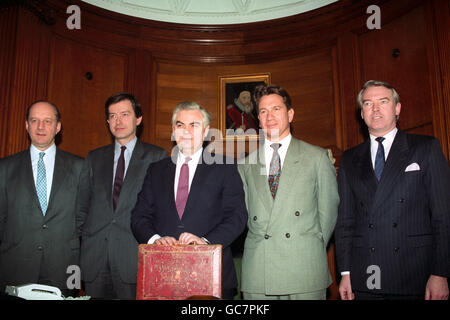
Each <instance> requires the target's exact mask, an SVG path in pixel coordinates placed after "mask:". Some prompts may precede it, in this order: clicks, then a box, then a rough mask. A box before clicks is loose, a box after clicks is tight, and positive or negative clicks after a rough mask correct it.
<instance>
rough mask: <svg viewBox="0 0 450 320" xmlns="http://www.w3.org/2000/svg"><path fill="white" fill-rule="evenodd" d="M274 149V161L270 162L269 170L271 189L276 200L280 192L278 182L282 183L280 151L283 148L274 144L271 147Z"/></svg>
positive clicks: (278, 144)
mask: <svg viewBox="0 0 450 320" xmlns="http://www.w3.org/2000/svg"><path fill="white" fill-rule="evenodd" d="M270 147H271V148H273V155H272V160H271V161H270V169H269V188H270V193H272V198H274V199H275V196H276V194H277V190H278V182H279V181H280V174H281V160H280V154H279V153H278V149H279V148H280V147H281V144H280V143H272V144H271V145H270Z"/></svg>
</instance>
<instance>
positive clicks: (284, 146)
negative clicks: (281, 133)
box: [264, 133, 292, 150]
mask: <svg viewBox="0 0 450 320" xmlns="http://www.w3.org/2000/svg"><path fill="white" fill-rule="evenodd" d="M291 140H292V135H291V134H290V133H289V134H288V135H287V136H286V137H284V138H283V139H281V140H280V141H278V142H276V143H280V144H281V147H280V148H279V149H278V150H280V149H281V150H282V149H287V147H289V144H290V143H291ZM272 143H275V142H272V141H270V140H269V139H266V140H265V141H264V145H265V148H266V150H273V149H272V148H271V147H270V145H271V144H272Z"/></svg>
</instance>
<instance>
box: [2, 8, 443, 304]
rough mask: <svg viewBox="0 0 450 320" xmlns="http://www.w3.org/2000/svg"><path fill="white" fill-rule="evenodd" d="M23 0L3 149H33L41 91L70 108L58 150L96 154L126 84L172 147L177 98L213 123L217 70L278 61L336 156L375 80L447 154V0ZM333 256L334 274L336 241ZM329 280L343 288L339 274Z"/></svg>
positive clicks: (413, 128)
mask: <svg viewBox="0 0 450 320" xmlns="http://www.w3.org/2000/svg"><path fill="white" fill-rule="evenodd" d="M19 3H20V5H17V4H15V1H6V2H2V3H1V4H0V39H1V43H2V45H1V46H0V66H1V69H0V114H1V118H0V157H5V156H8V155H10V154H13V153H16V152H18V151H21V150H23V149H25V148H26V147H28V144H29V142H28V139H27V135H26V131H25V126H24V121H25V110H26V107H27V106H28V105H29V104H30V103H31V102H33V101H34V100H37V99H47V100H50V101H52V102H53V103H55V104H56V105H57V106H58V107H59V109H60V111H61V114H62V125H63V130H62V135H61V136H60V140H61V141H60V144H59V147H60V148H62V149H65V150H67V151H69V152H72V153H75V154H78V155H80V156H86V155H87V152H88V151H89V150H92V149H95V148H97V147H100V146H102V145H105V144H108V143H110V141H111V140H110V136H109V132H108V129H107V127H106V122H105V117H104V102H105V100H106V99H107V98H108V97H109V96H110V95H112V94H114V93H117V92H119V91H129V92H131V93H133V94H134V95H136V96H137V97H138V99H139V100H140V101H141V104H142V106H143V111H144V116H143V117H144V120H143V130H142V135H141V139H142V140H143V141H146V142H151V143H154V144H157V145H160V146H162V147H164V148H166V149H167V150H168V151H170V149H171V147H172V142H171V141H170V136H171V123H170V122H171V112H172V110H173V108H174V107H175V106H176V104H178V103H179V102H181V101H185V100H194V101H196V102H198V103H200V104H201V105H203V106H204V107H205V108H207V109H208V110H209V111H210V112H211V114H212V123H211V125H212V126H213V127H216V128H217V127H218V121H219V97H218V95H219V88H218V85H219V81H218V78H219V76H230V75H240V74H252V73H263V72H264V73H265V72H269V73H270V74H271V79H272V83H276V84H279V85H281V86H283V87H285V88H286V89H287V90H288V92H289V93H290V94H291V96H292V100H293V106H294V108H295V117H294V121H293V134H294V136H296V137H298V138H300V139H303V140H305V141H308V142H310V143H313V144H316V145H320V146H323V147H328V148H331V149H332V150H333V152H334V154H335V156H336V157H337V158H338V160H339V155H340V154H341V152H342V151H344V150H346V149H348V148H350V147H352V146H355V145H356V144H358V143H360V142H362V141H363V140H364V138H365V137H364V134H366V130H365V128H364V126H362V125H361V124H362V123H361V120H360V116H359V112H358V109H357V104H356V101H355V100H356V95H357V93H358V91H359V90H360V88H361V86H362V84H363V83H364V82H365V81H367V80H369V79H378V80H384V81H388V82H390V83H391V84H392V85H393V86H394V87H395V88H396V89H397V90H398V92H399V93H400V97H401V101H402V113H401V117H400V122H399V126H400V128H402V129H403V130H406V131H408V132H414V133H424V134H429V135H434V136H436V137H437V138H439V140H440V142H441V146H442V149H443V150H444V153H445V155H446V157H447V159H450V129H449V124H450V10H449V3H448V0H382V1H375V0H341V1H338V2H336V3H334V4H332V5H329V6H326V7H323V8H320V9H318V10H314V11H310V12H307V13H303V14H300V15H296V16H292V17H288V18H283V19H277V20H272V21H267V22H258V23H251V24H241V25H225V26H195V25H177V24H171V23H162V22H155V21H148V20H143V19H138V18H132V17H128V16H124V15H120V14H117V13H114V12H110V11H106V10H103V9H100V8H96V7H93V6H91V5H88V4H85V3H83V2H81V1H79V0H71V1H69V0H43V1H33V0H23V1H19ZM72 4H76V5H78V6H79V7H80V8H81V30H69V29H68V28H67V27H66V19H67V18H68V16H69V15H68V14H66V8H67V7H68V6H69V5H72ZM372 4H377V5H379V7H380V8H381V29H380V30H368V28H367V26H366V20H367V19H368V17H369V14H367V13H366V9H367V7H368V6H369V5H372ZM394 51H395V53H397V54H393V53H394ZM235 149H236V148H235ZM328 255H329V261H330V269H331V271H332V274H333V279H334V280H336V279H335V275H334V271H333V270H334V252H333V247H332V246H331V247H330V250H329V252H328ZM330 292H331V298H336V297H337V295H338V293H337V287H336V281H334V283H333V285H332V287H331V290H330Z"/></svg>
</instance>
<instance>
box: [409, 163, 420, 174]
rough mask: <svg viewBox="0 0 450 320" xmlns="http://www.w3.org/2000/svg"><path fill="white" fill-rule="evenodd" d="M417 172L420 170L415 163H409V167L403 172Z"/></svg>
mask: <svg viewBox="0 0 450 320" xmlns="http://www.w3.org/2000/svg"><path fill="white" fill-rule="evenodd" d="M419 170H420V167H419V165H418V164H417V163H416V162H414V163H411V164H410V165H409V166H407V167H406V169H405V172H409V171H419Z"/></svg>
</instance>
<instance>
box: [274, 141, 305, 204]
mask: <svg viewBox="0 0 450 320" xmlns="http://www.w3.org/2000/svg"><path fill="white" fill-rule="evenodd" d="M303 157H304V152H303V150H302V148H301V142H300V141H299V140H297V139H295V138H294V137H292V139H291V143H290V144H289V148H288V150H287V153H286V158H285V159H284V163H283V166H282V170H281V175H280V183H279V185H278V191H277V196H276V197H275V201H281V202H283V201H285V200H286V199H284V198H285V197H289V189H290V188H291V187H292V186H293V185H294V181H295V179H296V177H297V176H298V175H299V174H302V167H301V162H302V159H303Z"/></svg>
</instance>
